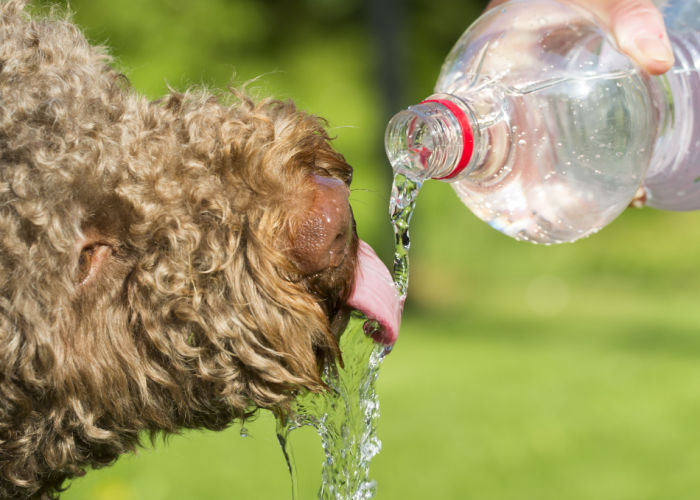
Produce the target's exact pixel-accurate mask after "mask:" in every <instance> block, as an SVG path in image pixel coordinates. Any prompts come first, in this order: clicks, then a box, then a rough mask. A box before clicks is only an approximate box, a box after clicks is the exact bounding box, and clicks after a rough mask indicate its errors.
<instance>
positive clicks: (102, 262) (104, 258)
mask: <svg viewBox="0 0 700 500" xmlns="http://www.w3.org/2000/svg"><path fill="white" fill-rule="evenodd" d="M116 247H117V243H116V241H115V240H114V239H113V238H109V237H106V236H104V235H102V234H100V233H99V232H97V231H96V230H94V229H90V230H86V231H83V237H82V238H81V240H80V241H79V242H78V245H77V252H76V254H77V260H76V271H75V282H76V283H77V284H78V286H80V287H86V286H88V285H90V284H91V283H92V282H94V281H95V279H96V278H97V277H98V276H100V275H101V274H102V272H103V270H104V268H105V267H106V266H107V264H108V263H109V261H110V260H111V259H112V257H113V256H114V254H115V252H116Z"/></svg>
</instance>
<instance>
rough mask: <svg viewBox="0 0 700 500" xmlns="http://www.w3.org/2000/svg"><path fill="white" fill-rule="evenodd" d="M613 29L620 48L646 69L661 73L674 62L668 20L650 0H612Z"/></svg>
mask: <svg viewBox="0 0 700 500" xmlns="http://www.w3.org/2000/svg"><path fill="white" fill-rule="evenodd" d="M602 3H603V4H607V5H603V8H604V9H607V14H608V19H609V22H610V26H611V28H612V32H613V34H614V36H615V38H616V39H617V44H618V45H619V47H620V49H621V50H622V51H623V52H625V53H626V54H627V55H629V56H630V57H631V58H632V59H634V60H635V61H636V62H637V63H638V64H639V65H640V66H641V67H642V68H643V69H644V70H646V71H647V72H649V73H651V74H653V75H660V74H661V73H664V72H666V71H668V70H669V69H670V68H671V66H673V60H674V59H673V50H672V49H671V42H670V41H669V39H668V34H667V33H666V28H665V27H664V20H663V17H662V16H661V13H660V12H659V10H658V9H657V8H656V7H654V4H652V3H651V1H650V0H608V1H604V2H602Z"/></svg>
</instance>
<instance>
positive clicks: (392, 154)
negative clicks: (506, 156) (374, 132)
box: [385, 94, 478, 181]
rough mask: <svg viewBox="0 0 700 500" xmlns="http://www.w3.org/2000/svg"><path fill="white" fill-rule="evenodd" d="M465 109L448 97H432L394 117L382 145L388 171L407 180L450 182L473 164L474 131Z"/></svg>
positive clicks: (455, 99)
mask: <svg viewBox="0 0 700 500" xmlns="http://www.w3.org/2000/svg"><path fill="white" fill-rule="evenodd" d="M473 123H476V120H475V119H474V116H473V114H472V112H471V110H470V109H469V107H468V106H467V105H466V104H465V103H464V102H463V101H461V100H460V99H458V98H457V97H455V96H452V95H449V94H435V95H432V96H430V97H429V98H427V99H426V100H425V101H423V102H421V103H420V104H417V105H415V106H410V107H409V108H408V109H405V110H403V111H401V112H399V113H398V114H396V115H395V116H394V117H393V118H392V119H391V120H390V121H389V125H388V126H387V130H386V135H385V146H386V153H387V157H388V158H389V162H390V163H391V166H392V168H393V169H394V171H395V172H397V173H402V174H404V175H406V176H407V177H409V178H412V179H415V180H419V181H423V180H426V179H439V180H445V181H448V180H453V179H455V178H456V177H458V176H460V174H463V173H464V172H466V171H469V168H470V167H471V165H472V164H473V163H474V162H473V161H472V160H473V158H472V156H473V152H474V143H475V141H476V140H477V139H478V130H476V129H475V128H474V127H473V126H472V124H473Z"/></svg>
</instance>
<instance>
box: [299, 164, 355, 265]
mask: <svg viewBox="0 0 700 500" xmlns="http://www.w3.org/2000/svg"><path fill="white" fill-rule="evenodd" d="M312 183H313V196H312V201H311V204H310V208H309V209H308V211H306V212H305V213H304V214H302V219H303V220H302V222H301V224H300V226H299V228H298V230H297V231H296V234H294V235H292V246H293V250H292V254H293V258H294V260H295V261H296V263H297V265H298V267H299V270H300V271H301V272H302V273H304V274H311V273H317V272H320V271H322V270H324V269H326V268H329V267H330V268H332V267H337V266H339V265H341V264H342V263H343V261H344V260H345V258H346V257H347V254H348V251H349V249H350V247H351V243H352V239H353V237H354V235H355V230H354V222H353V217H352V211H351V209H350V204H349V202H348V196H349V194H350V191H349V189H348V187H347V185H346V184H345V183H344V182H343V181H341V180H339V179H335V178H332V177H323V176H319V175H314V176H313V177H312Z"/></svg>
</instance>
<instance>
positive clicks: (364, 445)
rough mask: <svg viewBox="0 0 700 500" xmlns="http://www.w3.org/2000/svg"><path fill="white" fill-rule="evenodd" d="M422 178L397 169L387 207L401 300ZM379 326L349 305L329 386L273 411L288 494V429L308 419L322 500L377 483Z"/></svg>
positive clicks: (364, 492) (370, 492)
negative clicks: (373, 470) (317, 441)
mask: <svg viewBox="0 0 700 500" xmlns="http://www.w3.org/2000/svg"><path fill="white" fill-rule="evenodd" d="M420 188H421V183H420V182H418V181H415V180H411V179H409V178H407V177H406V176H404V175H403V174H396V176H395V177H394V183H393V185H392V190H391V201H390V207H389V213H390V217H391V223H392V225H393V228H394V235H395V242H396V249H395V253H394V272H393V275H394V282H395V283H396V287H397V289H398V291H399V294H400V296H401V303H402V304H403V302H404V300H405V298H406V291H407V288H408V250H409V248H410V239H409V236H408V226H409V223H410V220H411V215H412V214H413V209H414V207H415V200H416V196H417V194H418V191H419V190H420ZM377 328H379V325H378V324H377V323H376V322H375V321H371V320H368V319H367V317H366V316H365V315H364V314H362V313H361V312H359V311H353V313H352V315H351V318H350V321H349V323H348V326H347V328H346V329H345V331H344V332H343V334H342V335H341V337H340V351H341V352H342V353H343V366H340V365H339V364H337V363H336V364H334V365H332V366H326V367H325V369H324V372H323V377H322V378H323V381H324V382H325V383H326V385H328V387H329V390H327V391H325V392H323V393H320V394H312V393H304V394H301V395H299V396H298V397H297V399H296V400H295V401H294V403H293V404H292V408H291V411H290V413H289V414H287V415H277V439H278V440H279V442H280V445H281V447H282V452H283V454H284V457H285V460H286V461H287V466H288V468H289V473H290V476H291V481H292V498H293V499H294V500H297V499H298V491H297V477H296V469H295V464H294V459H293V456H292V454H291V451H290V449H289V433H290V432H292V431H293V430H294V429H298V428H299V427H302V426H307V425H310V426H312V427H314V428H315V429H316V431H317V432H318V434H319V435H320V436H321V444H322V446H323V451H324V453H325V456H326V459H325V460H324V462H323V469H322V473H321V478H322V483H321V488H320V490H319V493H318V497H319V499H321V500H350V499H351V500H368V499H371V498H373V497H374V494H375V492H376V483H375V482H374V481H372V480H371V479H370V477H369V464H370V461H371V460H372V458H373V457H374V456H375V455H376V454H377V453H379V451H380V450H381V441H380V440H379V438H378V436H377V421H378V419H379V400H378V398H377V393H376V390H375V383H376V380H377V375H378V373H379V366H380V364H381V362H382V359H383V358H384V356H385V355H386V354H387V353H388V352H389V350H390V348H387V347H385V346H382V345H379V344H377V343H375V342H374V341H373V340H372V339H371V335H372V333H374V332H375V331H376V329H377Z"/></svg>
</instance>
